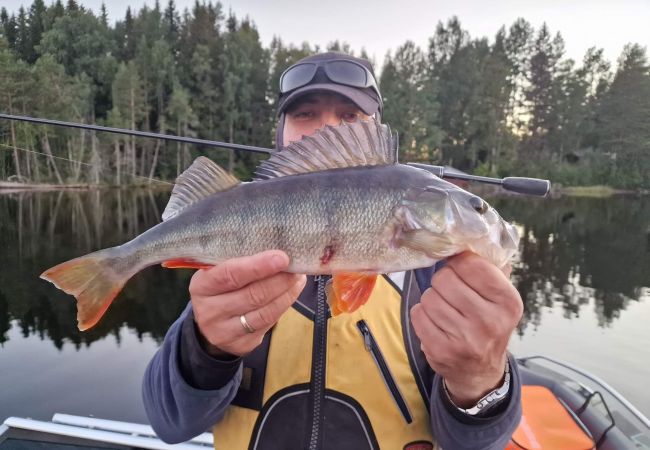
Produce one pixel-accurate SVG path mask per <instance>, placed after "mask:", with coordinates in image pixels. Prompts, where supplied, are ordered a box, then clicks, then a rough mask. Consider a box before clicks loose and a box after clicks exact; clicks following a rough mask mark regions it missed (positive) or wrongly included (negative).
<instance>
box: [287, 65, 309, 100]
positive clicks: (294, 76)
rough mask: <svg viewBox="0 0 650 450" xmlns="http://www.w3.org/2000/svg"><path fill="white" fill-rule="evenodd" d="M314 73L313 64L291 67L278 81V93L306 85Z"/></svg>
mask: <svg viewBox="0 0 650 450" xmlns="http://www.w3.org/2000/svg"><path fill="white" fill-rule="evenodd" d="M315 73H316V65H315V64H300V65H297V66H294V67H292V68H291V70H289V71H287V72H285V73H284V75H283V76H282V79H281V80H280V92H282V93H285V92H289V91H292V90H294V89H297V88H299V87H302V86H304V85H306V84H307V83H309V82H310V81H311V79H312V78H314V74H315Z"/></svg>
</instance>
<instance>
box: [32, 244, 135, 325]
mask: <svg viewBox="0 0 650 450" xmlns="http://www.w3.org/2000/svg"><path fill="white" fill-rule="evenodd" d="M115 256H116V251H115V249H105V250H100V251H98V252H94V253H90V254H88V255H85V256H81V257H79V258H75V259H71V260H70V261H66V262H64V263H61V264H59V265H57V266H54V267H52V268H50V269H48V270H46V271H45V272H43V273H42V274H41V278H42V279H44V280H47V281H49V282H51V283H52V284H54V285H55V286H56V287H57V288H59V289H61V290H62V291H64V292H66V293H67V294H70V295H74V296H75V297H76V298H77V322H78V327H79V330H81V331H84V330H87V329H88V328H90V327H92V326H94V325H95V324H96V323H97V322H98V321H99V319H100V318H101V317H102V316H103V315H104V313H105V312H106V310H107V309H108V307H109V306H110V304H111V302H112V301H113V299H114V298H115V297H116V296H117V294H119V292H120V291H121V290H122V287H123V286H124V284H125V283H126V282H127V281H128V279H129V278H131V274H128V273H127V274H123V275H122V274H120V273H118V272H117V271H116V270H114V264H115V262H116V260H117V258H115Z"/></svg>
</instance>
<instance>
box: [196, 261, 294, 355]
mask: <svg viewBox="0 0 650 450" xmlns="http://www.w3.org/2000/svg"><path fill="white" fill-rule="evenodd" d="M288 266H289V257H288V256H287V254H286V253H284V252H282V251H279V250H269V251H266V252H262V253H258V254H256V255H253V256H246V257H242V258H235V259H231V260H228V261H226V262H224V263H221V264H219V265H217V266H215V267H213V268H211V269H208V270H199V271H197V272H196V273H195V274H194V276H193V277H192V281H191V282H190V288H189V289H190V296H191V299H192V309H193V311H194V320H195V322H196V324H197V326H198V330H199V333H200V334H201V335H202V338H203V340H204V342H203V344H204V347H205V348H206V350H207V351H208V352H209V353H210V354H212V355H213V356H217V357H218V356H223V355H226V354H231V355H237V356H242V355H245V354H246V353H249V352H250V351H252V350H253V349H254V348H255V347H257V346H258V345H260V343H261V342H262V339H263V338H264V334H265V333H266V332H267V331H268V330H269V329H270V328H271V327H272V326H273V325H275V323H276V322H277V321H278V320H279V319H280V316H282V314H283V313H284V312H285V311H286V310H287V309H289V308H290V307H291V305H292V304H293V302H295V301H296V299H297V298H298V295H300V292H302V290H303V288H304V287H305V283H306V280H307V278H306V277H305V275H299V274H293V273H287V272H284V271H285V270H286V269H287V267H288ZM242 315H244V316H245V318H246V322H247V323H248V324H249V325H250V327H251V328H252V329H253V330H255V331H254V332H253V333H251V332H248V331H246V329H245V328H244V326H243V325H242V323H241V319H240V317H241V316H242Z"/></svg>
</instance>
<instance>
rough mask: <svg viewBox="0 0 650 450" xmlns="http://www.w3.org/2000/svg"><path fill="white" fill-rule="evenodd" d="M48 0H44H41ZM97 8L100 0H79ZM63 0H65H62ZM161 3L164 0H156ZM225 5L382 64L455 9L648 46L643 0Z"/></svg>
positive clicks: (115, 16)
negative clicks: (339, 43) (340, 44)
mask: <svg viewBox="0 0 650 450" xmlns="http://www.w3.org/2000/svg"><path fill="white" fill-rule="evenodd" d="M52 1H53V0H45V2H46V4H49V3H51V2H52ZM78 2H79V3H81V4H83V5H84V6H86V7H87V8H90V9H92V10H93V11H95V12H97V11H99V7H100V5H101V2H102V0H78ZM105 2H106V6H107V9H108V13H109V17H110V20H111V21H115V20H121V19H122V18H123V17H124V13H125V11H126V8H127V6H129V5H130V6H131V7H132V8H135V9H139V8H140V7H141V6H142V5H143V4H145V2H146V3H147V4H148V5H150V6H151V5H153V3H154V0H105ZM175 2H176V5H177V8H178V9H179V10H181V11H182V10H183V9H184V8H186V7H188V8H191V6H192V4H193V3H194V0H175ZM64 3H65V1H64ZM160 3H161V5H163V7H164V5H166V3H167V0H160ZM221 3H222V5H223V7H224V11H226V12H227V11H228V10H229V9H231V10H232V11H233V12H234V13H235V15H236V16H237V17H239V18H242V17H244V16H246V15H248V16H250V18H251V19H252V20H253V21H254V22H255V24H256V25H257V28H258V30H259V33H260V37H261V39H262V42H263V44H264V45H267V46H268V44H269V43H270V42H271V39H272V38H273V37H274V36H279V37H281V38H282V40H283V41H284V42H285V43H294V44H299V43H301V42H303V41H307V42H309V43H310V44H319V45H320V46H321V48H324V47H325V46H326V45H327V43H328V42H331V41H333V40H336V39H338V40H340V41H345V42H348V43H349V44H350V45H351V47H352V49H353V50H354V51H356V52H358V51H360V50H361V48H362V47H363V48H365V49H366V51H367V52H368V54H369V56H370V57H371V58H373V59H374V60H375V62H376V63H377V65H378V66H379V67H381V63H382V61H383V59H384V55H385V54H386V52H387V51H389V50H392V51H394V50H395V49H396V48H397V47H399V46H400V45H402V44H404V42H406V41H407V40H412V41H414V42H415V43H416V44H418V45H419V46H421V47H422V48H426V47H427V45H428V39H429V37H430V36H432V35H433V33H434V30H435V27H436V24H437V23H438V22H439V21H443V22H445V21H446V20H447V19H448V18H450V17H452V16H454V15H456V16H458V18H459V19H460V21H461V24H462V25H463V28H464V29H466V30H467V31H469V33H470V35H471V36H472V37H488V38H490V39H492V38H493V37H494V35H495V34H496V32H497V30H498V29H499V28H500V27H501V26H502V25H506V26H510V25H511V24H512V23H513V22H514V21H515V20H516V19H517V18H518V17H523V18H525V19H526V20H528V21H529V22H530V23H531V24H532V25H533V26H534V27H535V28H538V27H540V26H541V24H542V23H543V22H546V23H547V24H548V26H549V28H550V30H551V32H552V33H555V32H557V31H559V32H560V33H561V34H562V36H563V37H564V40H565V43H566V57H569V58H573V59H574V60H576V61H578V62H579V61H581V60H582V57H583V56H584V54H585V52H586V50H587V49H588V48H589V47H592V46H596V47H601V48H603V49H604V50H605V56H606V58H607V59H608V60H609V61H610V62H612V63H615V62H616V60H617V59H618V56H619V55H620V53H621V50H622V49H623V46H624V45H625V44H626V43H629V42H636V43H639V44H641V45H643V46H645V47H646V48H648V50H649V51H650V27H649V26H648V23H650V0H569V1H568V0H489V1H485V0H445V1H442V0H400V1H394V0H393V1H391V0H368V1H365V2H363V1H359V0H356V1H354V0H326V1H308V0H303V1H299V0H222V1H221ZM30 4H31V0H0V6H4V7H6V8H7V9H8V10H9V11H14V12H15V11H17V10H18V8H19V7H20V6H21V5H23V6H25V7H28V6H29V5H30Z"/></svg>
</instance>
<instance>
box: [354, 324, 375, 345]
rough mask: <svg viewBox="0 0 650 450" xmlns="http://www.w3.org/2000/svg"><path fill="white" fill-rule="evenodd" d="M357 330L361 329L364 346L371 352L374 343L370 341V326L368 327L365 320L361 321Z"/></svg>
mask: <svg viewBox="0 0 650 450" xmlns="http://www.w3.org/2000/svg"><path fill="white" fill-rule="evenodd" d="M357 328H359V331H361V334H362V335H363V345H364V346H365V347H366V350H368V351H369V352H370V351H372V341H371V340H370V330H369V329H368V326H367V325H366V322H364V321H363V320H360V321H358V322H357Z"/></svg>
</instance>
